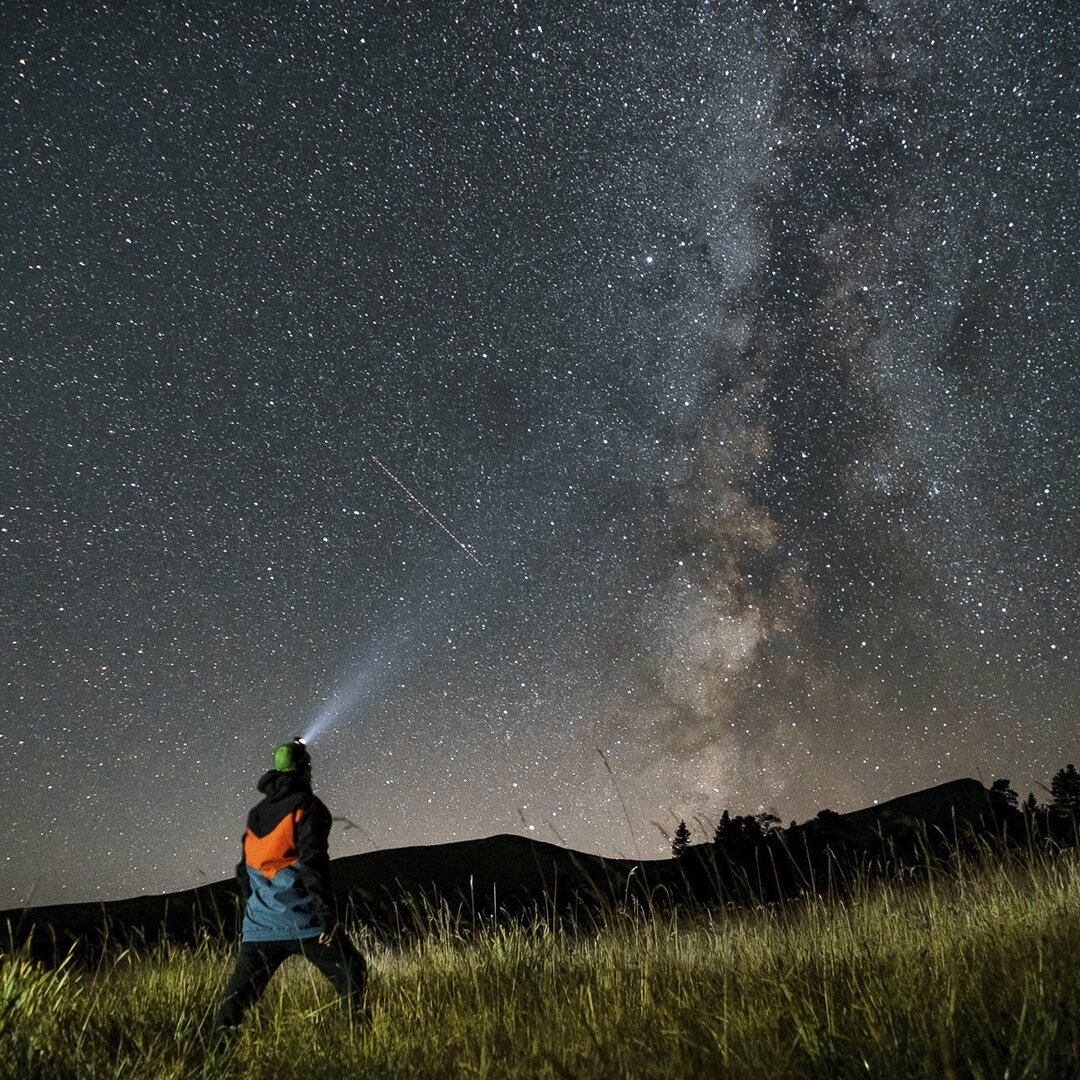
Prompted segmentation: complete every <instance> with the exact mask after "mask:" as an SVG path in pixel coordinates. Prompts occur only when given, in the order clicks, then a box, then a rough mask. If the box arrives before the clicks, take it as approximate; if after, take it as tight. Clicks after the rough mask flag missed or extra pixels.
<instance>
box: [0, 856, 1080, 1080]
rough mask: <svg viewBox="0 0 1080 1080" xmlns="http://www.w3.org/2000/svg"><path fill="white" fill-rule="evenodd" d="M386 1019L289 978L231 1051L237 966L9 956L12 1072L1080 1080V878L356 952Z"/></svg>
mask: <svg viewBox="0 0 1080 1080" xmlns="http://www.w3.org/2000/svg"><path fill="white" fill-rule="evenodd" d="M358 943H359V944H360V945H361V947H362V949H363V950H364V952H365V954H366V955H367V957H368V960H369V963H370V969H371V981H370V986H369V998H368V1000H369V1004H370V1009H371V1019H370V1023H368V1024H367V1025H365V1026H363V1027H356V1028H352V1027H350V1026H349V1025H348V1024H347V1023H346V1022H345V1021H344V1020H343V1019H342V1018H341V1017H340V1016H339V1014H338V1011H337V1003H336V1000H335V998H334V995H333V992H332V991H331V990H330V987H329V985H328V984H325V983H323V982H322V981H321V980H320V977H319V976H318V975H317V974H316V973H315V972H314V969H313V968H311V967H310V966H307V965H305V964H304V963H303V962H302V961H297V960H293V961H289V962H288V963H287V964H286V966H285V968H283V969H282V971H281V972H279V974H278V975H277V976H276V977H275V979H274V982H273V983H272V984H271V989H270V992H269V994H268V995H267V997H266V999H264V1001H263V1003H262V1004H261V1005H260V1006H259V1007H258V1008H257V1009H256V1010H255V1011H254V1012H253V1013H252V1014H251V1016H250V1018H249V1020H248V1022H247V1024H246V1026H245V1028H244V1029H243V1031H242V1033H241V1034H240V1035H239V1036H238V1037H237V1038H236V1039H235V1041H234V1042H233V1043H232V1044H231V1045H229V1046H228V1047H226V1048H224V1049H214V1048H213V1047H212V1046H211V1045H210V1041H209V1038H208V1036H209V1024H210V1018H211V1015H212V1012H213V1009H214V1006H215V1004H216V1001H217V998H218V995H219V993H220V991H221V988H222V986H223V984H224V981H225V979H226V977H227V974H228V970H229V966H230V963H231V950H229V949H228V948H226V947H224V946H222V945H220V944H217V943H213V942H206V943H205V944H204V945H202V946H201V947H199V948H197V949H194V950H191V949H178V948H168V947H164V948H158V949H156V950H151V951H149V952H147V953H145V954H141V955H140V954H138V953H136V952H125V953H121V954H119V955H115V956H113V957H111V958H110V959H109V960H108V961H106V962H104V963H103V964H101V965H100V966H99V968H98V969H97V970H95V971H84V970H77V969H76V967H75V966H74V965H73V964H69V965H65V966H64V967H62V968H60V969H59V970H48V969H45V968H42V967H39V966H37V965H35V964H33V963H32V962H30V961H29V960H27V959H25V958H24V957H22V956H20V955H19V954H16V955H14V956H12V955H10V954H9V955H5V956H4V957H3V959H2V961H0V1076H5V1077H43V1078H45V1077H48V1078H55V1077H72V1078H74V1077H78V1078H92V1077H121V1076H123V1077H195V1076H213V1077H219V1076H220V1077H251V1078H259V1080H264V1078H266V1077H294V1076H295V1077H300V1076H304V1077H344V1076H350V1077H379V1078H387V1077H402V1078H409V1080H419V1078H424V1077H521V1078H526V1077H528V1078H532V1077H558V1078H566V1077H601V1076H602V1077H609V1076H610V1077H656V1078H665V1080H668V1078H672V1077H715V1076H720V1077H723V1076H730V1077H748V1078H750V1077H752V1078H754V1080H761V1078H774V1077H776V1078H779V1077H821V1078H826V1077H829V1078H834V1077H835V1078H842V1077H855V1076H862V1077H878V1078H880V1077H916V1076H926V1077H934V1078H938V1077H985V1078H987V1080H990V1078H994V1080H1003V1078H1013V1077H1030V1078H1035V1077H1045V1078H1054V1080H1057V1078H1067V1077H1074V1076H1080V980H1078V978H1077V970H1076V968H1077V965H1076V958H1077V957H1078V956H1080V860H1078V858H1077V856H1076V854H1075V853H1067V854H1064V855H1061V856H1059V857H1057V858H1053V859H1051V858H1049V857H1039V858H1034V859H1026V860H1016V861H1014V862H1010V863H1008V864H1007V865H1001V864H999V863H986V864H984V865H982V866H977V867H971V866H968V867H966V868H964V869H960V870H952V871H950V872H944V871H943V872H940V873H935V874H933V875H932V876H931V877H930V879H929V881H928V882H927V881H925V880H924V881H923V882H922V883H920V884H917V885H913V884H909V885H901V884H898V883H894V884H889V885H884V884H876V885H875V884H872V883H867V884H865V885H864V886H863V887H861V888H859V889H857V890H856V891H855V894H854V895H853V896H851V897H849V898H848V899H847V900H845V901H844V902H840V901H837V900H821V899H818V900H806V901H800V902H799V903H793V904H788V905H786V906H783V907H777V908H771V909H759V910H720V911H717V912H713V913H712V914H711V915H710V914H708V913H707V912H700V913H697V914H693V915H688V914H686V913H685V912H684V913H681V914H679V915H675V914H672V913H670V912H668V913H654V914H652V915H650V914H648V913H644V912H640V911H637V912H633V911H612V912H610V913H609V914H608V915H607V917H606V918H605V920H604V923H603V925H602V927H600V928H599V929H596V928H595V927H592V928H589V929H586V928H584V927H581V926H578V927H573V926H571V927H569V928H567V927H563V928H559V929H554V928H552V927H550V926H548V925H546V924H545V923H543V922H541V921H538V922H536V923H534V924H533V925H531V926H523V925H520V924H513V923H507V924H505V925H498V924H496V925H488V926H485V927H482V928H481V929H479V930H478V931H475V932H469V933H466V932H465V931H464V929H463V928H462V927H461V926H460V925H459V924H458V923H457V922H456V920H455V919H454V918H453V917H451V915H450V914H449V913H447V912H443V913H442V914H441V915H436V916H435V917H433V918H432V920H431V924H430V930H429V931H428V933H426V934H425V935H424V936H422V937H420V938H416V939H412V940H406V941H398V942H389V941H385V942H380V941H377V940H374V939H362V940H360V941H359V942H358Z"/></svg>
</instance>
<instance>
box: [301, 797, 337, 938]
mask: <svg viewBox="0 0 1080 1080" xmlns="http://www.w3.org/2000/svg"><path fill="white" fill-rule="evenodd" d="M303 811H304V812H303V813H302V814H301V815H300V821H299V822H298V823H297V826H296V848H297V855H298V859H297V864H296V870H297V872H298V874H299V875H300V880H301V881H302V882H303V883H304V888H305V889H307V891H308V894H309V895H310V896H311V897H312V899H313V900H314V901H315V907H316V911H317V913H318V914H319V915H321V916H323V917H324V918H325V919H326V921H327V923H332V922H333V921H334V894H333V891H332V890H331V888H330V824H331V818H330V811H329V810H327V809H326V807H325V806H324V805H323V804H322V802H321V801H320V800H319V799H314V798H313V799H312V800H311V801H310V802H309V803H307V804H305V806H304V807H303Z"/></svg>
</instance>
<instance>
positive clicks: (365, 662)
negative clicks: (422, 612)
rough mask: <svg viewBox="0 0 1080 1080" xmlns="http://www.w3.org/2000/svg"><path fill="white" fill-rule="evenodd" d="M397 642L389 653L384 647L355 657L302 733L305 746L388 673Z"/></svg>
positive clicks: (397, 653) (361, 699)
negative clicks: (339, 682)
mask: <svg viewBox="0 0 1080 1080" xmlns="http://www.w3.org/2000/svg"><path fill="white" fill-rule="evenodd" d="M406 640H407V639H406ZM397 644H398V646H399V647H398V648H396V649H393V650H391V651H390V653H389V654H388V652H387V651H386V650H385V649H372V650H371V651H369V652H367V653H365V654H364V655H363V656H361V657H360V658H359V659H358V660H357V662H356V666H355V667H354V668H353V669H352V670H351V671H350V672H349V674H348V675H347V676H346V677H345V678H344V679H343V680H342V681H341V684H340V685H339V686H338V687H337V689H336V690H335V691H334V692H333V693H332V694H331V695H330V698H329V699H328V700H327V701H326V703H325V704H324V705H323V707H322V708H321V709H320V710H319V711H318V713H316V715H315V717H314V719H313V720H312V721H311V723H310V724H309V725H308V727H307V730H306V731H305V732H304V735H303V739H304V742H306V743H307V744H308V746H311V745H312V744H313V743H314V742H315V740H316V739H318V738H319V736H320V735H322V734H324V733H325V732H326V731H327V730H328V729H329V728H330V727H331V726H332V725H333V724H334V723H335V722H336V721H338V720H340V719H341V718H342V717H343V716H345V715H346V714H347V713H350V712H352V711H353V710H354V709H356V708H357V707H358V706H359V705H361V704H362V703H363V701H364V699H365V698H366V697H367V696H368V695H370V694H371V693H372V691H373V690H375V688H376V687H377V686H378V685H379V683H380V682H381V681H382V680H383V679H385V678H386V676H387V675H389V674H390V673H391V671H392V670H393V668H394V663H393V661H394V658H395V656H396V655H399V654H400V653H401V648H400V646H402V645H404V644H405V642H404V641H402V642H398V643H397Z"/></svg>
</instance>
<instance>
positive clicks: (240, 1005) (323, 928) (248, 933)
mask: <svg viewBox="0 0 1080 1080" xmlns="http://www.w3.org/2000/svg"><path fill="white" fill-rule="evenodd" d="M258 789H259V791H260V792H261V793H262V795H263V799H262V801H261V802H260V803H259V804H258V805H257V806H255V807H254V808H253V809H252V810H251V812H250V813H249V814H248V820H247V829H246V831H245V832H244V840H243V857H242V858H241V860H240V862H239V864H238V865H237V868H236V877H237V884H238V885H239V887H240V895H241V897H242V898H243V899H244V924H243V931H242V934H241V945H240V953H239V955H238V957H237V961H236V967H235V969H234V971H233V974H232V977H231V978H230V980H229V985H228V986H227V987H226V988H225V993H224V995H223V997H222V1001H221V1005H220V1006H219V1007H218V1011H217V1015H216V1017H215V1020H214V1025H215V1028H216V1029H217V1030H218V1031H228V1030H230V1029H233V1028H235V1027H236V1026H237V1025H238V1024H239V1023H240V1021H241V1020H242V1019H243V1015H244V1013H245V1012H246V1011H247V1009H248V1008H249V1007H250V1006H251V1005H253V1004H254V1003H255V1002H256V1001H257V1000H258V999H259V997H260V996H261V995H262V993H263V991H264V990H265V989H266V985H267V983H269V981H270V978H271V976H272V975H273V974H274V972H275V971H276V970H277V969H278V967H280V966H281V964H282V962H283V961H284V960H286V959H287V958H288V957H289V956H293V955H297V954H300V955H303V956H305V957H306V958H307V959H309V960H310V961H311V962H312V963H313V964H315V966H316V967H317V968H318V969H319V970H320V971H321V972H323V974H324V975H326V977H327V978H328V979H330V981H331V982H332V983H333V985H334V988H335V989H336V990H337V992H338V994H339V995H340V997H341V1003H342V1006H343V1008H345V1009H346V1010H347V1011H348V1012H349V1013H350V1015H356V1014H358V1013H359V1012H360V1010H361V1007H362V1003H363V994H364V984H365V980H366V966H365V964H364V959H363V957H362V956H361V955H360V954H359V953H358V952H357V951H356V949H355V948H354V947H353V945H352V943H351V942H350V941H349V939H348V938H347V937H346V936H345V934H344V933H339V932H338V930H337V928H336V921H335V918H334V914H333V896H332V893H331V890H330V855H329V838H330V825H331V818H330V812H329V810H327V808H326V807H325V806H324V805H323V803H322V802H321V801H320V800H319V799H318V798H316V796H315V794H314V793H313V792H312V790H311V757H310V755H309V754H308V751H307V748H306V747H305V746H304V743H303V741H302V740H301V739H293V741H292V742H290V743H284V744H282V745H281V746H279V747H278V748H277V749H276V750H275V751H274V768H272V769H271V770H270V771H269V772H267V773H265V774H264V775H263V776H262V778H261V779H260V780H259V783H258Z"/></svg>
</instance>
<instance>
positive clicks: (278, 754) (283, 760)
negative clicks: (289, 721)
mask: <svg viewBox="0 0 1080 1080" xmlns="http://www.w3.org/2000/svg"><path fill="white" fill-rule="evenodd" d="M310 764H311V755H310V754H309V753H308V749H307V747H306V746H305V745H304V740H303V739H301V738H300V736H299V735H298V736H296V737H295V738H294V739H293V740H292V742H287V743H282V744H281V745H280V746H279V747H278V748H277V749H276V750H275V751H274V768H275V769H277V771H278V772H303V771H304V770H305V769H306V768H307V767H308V766H309V765H310Z"/></svg>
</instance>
